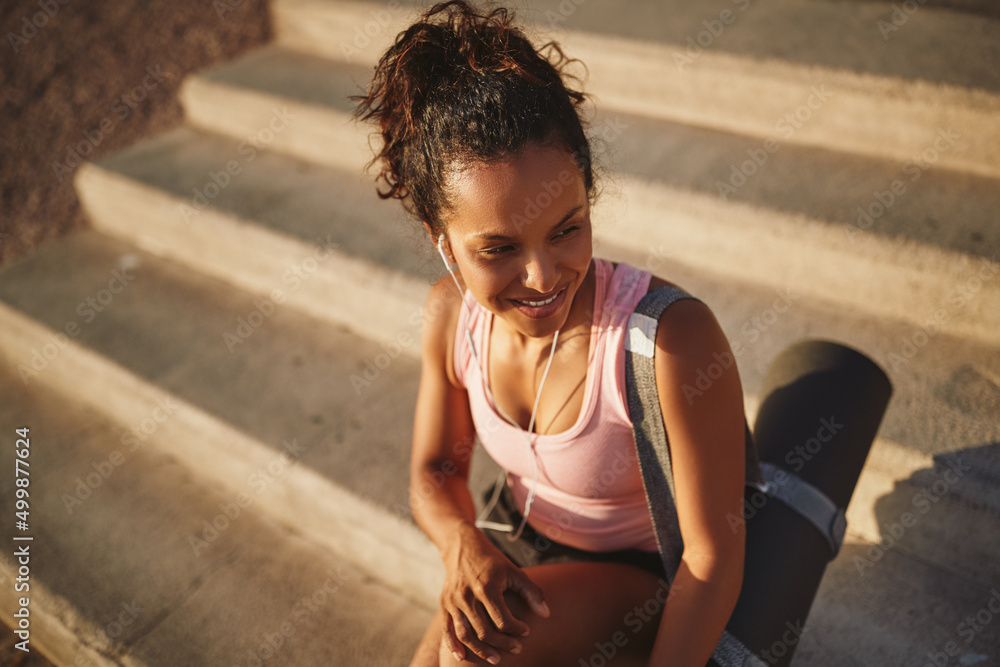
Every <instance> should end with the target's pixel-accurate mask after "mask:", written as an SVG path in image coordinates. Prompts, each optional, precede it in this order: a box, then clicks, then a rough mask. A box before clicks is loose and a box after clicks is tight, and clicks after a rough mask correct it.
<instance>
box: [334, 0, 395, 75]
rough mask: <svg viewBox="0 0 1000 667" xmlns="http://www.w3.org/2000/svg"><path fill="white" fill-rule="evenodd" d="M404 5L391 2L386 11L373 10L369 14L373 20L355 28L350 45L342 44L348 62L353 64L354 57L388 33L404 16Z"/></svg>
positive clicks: (342, 51)
mask: <svg viewBox="0 0 1000 667" xmlns="http://www.w3.org/2000/svg"><path fill="white" fill-rule="evenodd" d="M402 12H403V5H402V3H401V2H400V0H389V2H388V3H387V4H386V8H385V9H372V10H370V12H369V15H370V16H371V20H369V21H366V22H365V24H364V25H356V26H354V37H353V39H352V40H351V42H350V43H348V42H344V41H342V42H340V52H341V54H343V56H344V60H346V61H347V62H349V63H350V62H353V61H354V60H353V59H354V57H355V56H357V55H360V53H361V52H362V51H364V50H365V49H367V48H368V47H369V46H371V45H372V41H373V40H376V39H377V38H378V37H379V36H380V35H382V34H384V33H385V32H386V31H388V30H389V29H390V28H391V27H392V24H393V21H394V20H395V19H396V18H397V17H398V16H400V15H401V14H402ZM376 46H377V48H382V46H383V44H382V43H381V42H379V43H378V44H376Z"/></svg>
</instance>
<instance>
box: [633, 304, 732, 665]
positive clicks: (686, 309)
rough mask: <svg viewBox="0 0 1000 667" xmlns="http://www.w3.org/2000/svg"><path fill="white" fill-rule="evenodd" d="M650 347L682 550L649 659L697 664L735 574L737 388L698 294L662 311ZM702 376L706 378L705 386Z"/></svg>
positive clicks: (723, 612) (720, 623) (719, 628)
mask: <svg viewBox="0 0 1000 667" xmlns="http://www.w3.org/2000/svg"><path fill="white" fill-rule="evenodd" d="M656 347H657V349H656V355H655V359H654V366H655V371H656V383H657V389H658V393H659V398H660V407H661V410H662V411H663V421H664V425H665V426H666V430H667V434H668V438H669V441H670V452H671V462H672V467H673V474H674V488H675V493H676V504H677V512H678V519H679V523H680V529H681V534H682V536H683V539H684V552H683V555H682V558H681V564H680V568H679V570H678V572H677V574H676V577H675V578H674V581H673V585H672V587H671V591H670V596H669V599H668V601H667V604H666V607H665V608H664V613H663V617H662V619H661V622H660V627H659V631H658V633H657V638H656V643H655V645H654V648H653V653H652V656H651V659H650V665H655V666H662V665H670V667H688V666H690V667H695V666H697V667H703V666H704V665H705V664H706V662H708V660H709V658H710V657H711V654H712V651H713V649H714V647H715V645H716V644H717V642H718V640H719V637H720V636H721V635H722V632H723V630H724V629H725V626H726V623H727V622H728V620H729V617H730V616H731V614H732V612H733V608H734V607H735V605H736V599H737V597H738V596H739V592H740V587H741V585H742V580H743V554H744V542H745V531H744V530H743V526H742V523H741V522H731V521H730V519H731V517H732V516H742V503H743V487H744V481H745V458H744V447H745V444H744V419H745V417H744V411H743V390H742V386H741V385H740V379H739V375H738V373H737V369H736V362H735V358H734V357H733V354H732V351H731V350H730V348H729V343H728V342H727V341H726V337H725V335H724V334H723V332H722V330H721V328H720V327H719V325H718V323H717V322H716V320H715V317H714V316H713V315H712V313H711V311H710V310H709V309H708V307H706V306H705V305H704V304H702V303H700V302H697V301H691V300H685V301H681V302H678V303H676V304H674V305H673V306H671V307H670V308H669V309H668V310H667V311H666V312H665V313H664V315H663V317H662V319H661V321H660V326H659V329H658V331H657V341H656ZM720 369H721V371H722V372H721V375H720V374H719V372H718V371H719V370H720ZM712 376H717V377H715V378H714V379H712ZM699 378H701V380H700V383H699ZM704 378H708V379H710V380H711V384H710V385H709V386H708V387H707V388H705V379H704ZM733 525H736V526H737V527H736V528H735V529H734V528H733Z"/></svg>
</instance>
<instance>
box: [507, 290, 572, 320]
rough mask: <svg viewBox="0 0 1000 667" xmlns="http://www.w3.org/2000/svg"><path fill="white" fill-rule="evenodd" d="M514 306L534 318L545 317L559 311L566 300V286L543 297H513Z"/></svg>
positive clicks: (526, 315) (523, 313)
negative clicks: (551, 294)
mask: <svg viewBox="0 0 1000 667" xmlns="http://www.w3.org/2000/svg"><path fill="white" fill-rule="evenodd" d="M510 301H511V303H513V304H514V307H515V308H517V310H518V311H519V312H520V313H521V314H522V315H524V316H525V317H530V318H531V319H534V320H541V319H545V318H546V317H551V316H552V315H555V314H556V313H557V312H559V309H560V308H562V305H563V303H564V302H565V301H566V288H565V287H563V288H562V289H561V290H559V291H558V292H556V293H555V294H554V295H553V296H550V297H547V298H543V299H511V300H510Z"/></svg>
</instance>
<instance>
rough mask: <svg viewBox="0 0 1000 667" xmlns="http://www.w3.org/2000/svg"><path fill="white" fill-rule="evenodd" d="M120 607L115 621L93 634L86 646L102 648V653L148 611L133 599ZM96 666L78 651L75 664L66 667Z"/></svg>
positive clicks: (74, 660)
mask: <svg viewBox="0 0 1000 667" xmlns="http://www.w3.org/2000/svg"><path fill="white" fill-rule="evenodd" d="M119 606H120V607H121V611H119V612H117V614H116V615H115V620H113V621H111V622H109V623H108V624H107V625H106V626H104V629H103V630H100V631H98V632H95V633H93V634H92V635H91V637H90V639H89V640H87V641H85V642H83V643H84V645H86V646H89V647H92V648H96V647H100V650H102V651H103V650H107V649H109V648H110V647H111V640H113V639H118V638H119V637H121V636H122V635H124V634H125V633H126V632H127V631H128V630H129V629H130V628H131V627H132V626H133V625H135V623H136V621H137V620H138V619H139V615H140V614H142V613H143V612H145V611H146V608H145V607H140V606H139V603H138V602H137V601H136V599H135V598H132V600H131V601H130V602H122V603H121V605H119ZM96 665H97V663H96V662H94V661H93V660H91V659H90V658H88V657H87V656H86V655H84V654H83V651H77V652H76V654H75V655H74V656H73V662H72V663H69V664H68V665H67V666H66V667H96Z"/></svg>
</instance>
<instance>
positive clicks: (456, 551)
mask: <svg viewBox="0 0 1000 667" xmlns="http://www.w3.org/2000/svg"><path fill="white" fill-rule="evenodd" d="M444 561H445V570H446V575H445V581H444V589H443V590H442V592H441V608H442V609H443V610H444V612H445V629H444V638H443V641H444V645H445V647H446V648H447V649H448V650H449V651H451V652H452V654H453V655H454V656H455V658H456V659H457V660H464V659H465V657H466V655H467V653H466V652H467V651H471V652H472V653H473V654H475V655H477V656H479V657H480V658H482V659H483V660H486V661H487V662H489V663H491V664H494V665H495V664H497V663H498V662H500V657H501V655H500V651H507V652H509V653H520V652H521V642H520V641H519V640H518V639H517V638H518V637H523V636H526V635H527V634H528V632H529V631H530V627H529V626H528V624H527V623H525V622H524V621H522V620H520V619H518V618H517V617H515V616H514V614H513V613H511V611H510V608H509V607H508V606H507V602H506V601H505V600H504V593H505V592H506V591H512V592H514V593H517V594H519V595H520V596H521V597H523V598H524V600H525V601H526V602H527V603H528V605H529V606H530V607H531V609H532V611H534V612H535V613H536V614H538V615H539V616H542V617H546V618H547V617H548V616H549V608H548V605H546V604H545V599H544V597H543V596H542V590H541V589H540V588H539V587H538V586H536V585H535V583H534V582H533V581H531V579H529V578H528V576H527V575H526V574H525V573H524V571H523V570H521V569H520V568H518V567H517V566H515V565H514V564H513V563H511V562H510V561H509V560H508V559H507V558H506V557H505V556H504V555H503V554H502V553H500V551H499V550H498V549H497V548H496V547H495V546H493V545H492V544H491V543H490V542H489V540H488V539H487V538H486V536H485V535H483V534H482V533H481V532H480V531H479V530H478V529H477V528H475V527H473V526H466V527H465V528H463V529H462V530H460V531H459V534H458V535H456V536H455V540H454V542H453V546H452V547H451V548H450V549H449V550H448V551H447V553H446V554H445V559H444Z"/></svg>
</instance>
